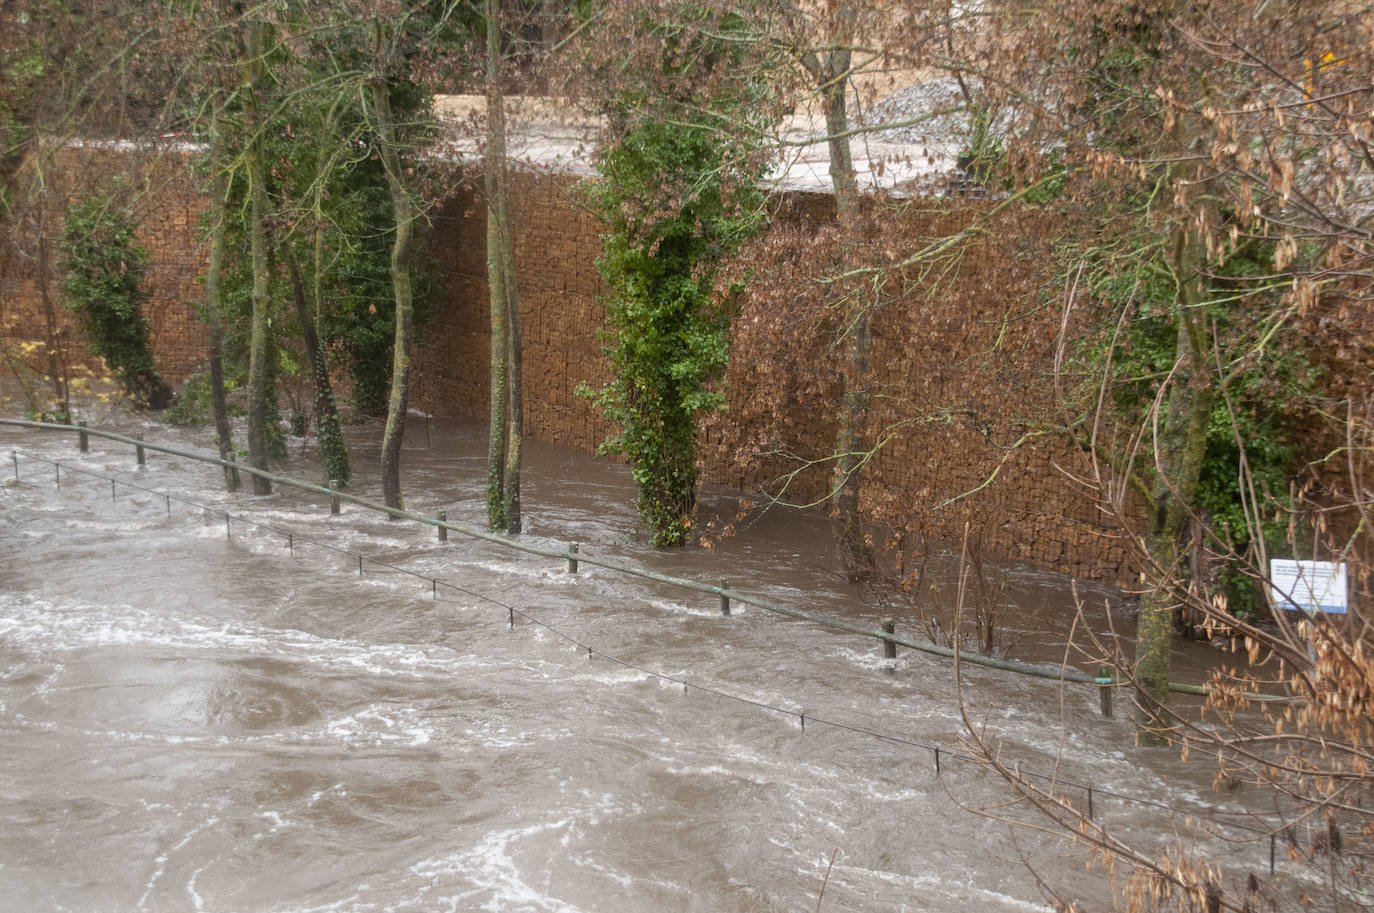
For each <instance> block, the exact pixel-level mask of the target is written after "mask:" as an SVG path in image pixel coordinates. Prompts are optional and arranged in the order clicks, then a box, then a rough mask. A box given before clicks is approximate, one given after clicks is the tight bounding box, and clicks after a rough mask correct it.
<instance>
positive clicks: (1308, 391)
mask: <svg viewBox="0 0 1374 913" xmlns="http://www.w3.org/2000/svg"><path fill="white" fill-rule="evenodd" d="M1134 253H1136V254H1142V252H1140V251H1137V252H1134ZM1101 267H1102V271H1101V272H1100V273H1099V275H1098V278H1097V281H1096V282H1095V283H1094V291H1095V292H1096V293H1097V295H1098V296H1099V298H1100V299H1102V300H1103V301H1105V302H1108V303H1111V304H1112V307H1111V308H1110V309H1109V310H1108V311H1107V312H1104V313H1120V311H1119V308H1120V307H1127V306H1129V307H1130V308H1131V311H1130V313H1129V315H1128V319H1127V320H1126V322H1125V323H1124V324H1123V325H1122V327H1121V336H1120V337H1119V339H1118V340H1117V343H1118V344H1117V346H1116V347H1115V348H1114V349H1112V350H1111V353H1110V354H1111V366H1112V376H1111V386H1110V392H1111V395H1112V397H1111V403H1110V407H1111V408H1112V409H1114V411H1115V412H1116V414H1117V416H1118V417H1119V418H1120V420H1121V423H1122V425H1123V426H1124V427H1132V426H1134V425H1136V424H1138V423H1139V422H1140V421H1141V417H1142V416H1144V415H1145V414H1147V411H1148V410H1149V409H1150V407H1151V404H1152V402H1153V400H1154V397H1155V394H1156V392H1157V390H1158V385H1159V383H1160V382H1162V380H1163V378H1164V377H1165V376H1166V375H1167V373H1168V372H1169V370H1170V368H1171V367H1172V365H1173V363H1174V359H1175V355H1176V352H1175V346H1176V340H1177V335H1176V330H1175V326H1174V320H1175V317H1174V316H1173V314H1172V313H1171V308H1172V307H1173V304H1172V300H1173V277H1172V276H1171V275H1170V274H1169V273H1168V271H1167V270H1166V269H1165V268H1164V267H1163V265H1162V263H1161V261H1160V260H1159V259H1158V257H1155V256H1152V255H1150V252H1148V251H1145V252H1143V255H1141V256H1134V257H1132V258H1131V259H1130V260H1129V261H1127V262H1125V263H1106V264H1101ZM1271 267H1272V262H1271V260H1270V257H1269V252H1268V251H1267V249H1266V248H1265V247H1263V246H1262V245H1259V244H1256V243H1253V242H1252V243H1250V244H1249V245H1248V246H1247V247H1244V248H1242V249H1241V250H1238V251H1236V252H1234V253H1233V255H1232V256H1231V257H1230V258H1228V260H1227V262H1226V265H1225V266H1224V267H1223V268H1222V269H1221V270H1220V271H1219V273H1220V274H1219V275H1217V276H1215V277H1214V278H1213V279H1212V281H1211V288H1210V294H1211V298H1212V301H1211V302H1210V303H1209V304H1208V305H1207V307H1208V317H1209V320H1210V321H1211V325H1212V327H1213V329H1214V332H1215V338H1216V340H1217V344H1218V345H1219V346H1220V347H1221V348H1220V352H1219V355H1220V358H1221V361H1222V363H1223V364H1224V365H1226V366H1227V374H1228V378H1227V384H1226V393H1227V396H1222V395H1220V392H1218V395H1217V396H1216V397H1215V399H1214V402H1213V406H1212V413H1211V417H1210V421H1209V426H1208V431H1207V444H1206V451H1205V453H1204V456H1203V465H1202V472H1201V476H1200V478H1199V480H1198V489H1197V501H1196V503H1195V504H1194V505H1193V507H1194V508H1195V509H1197V510H1198V511H1199V512H1200V515H1201V516H1202V518H1203V519H1204V521H1205V522H1206V523H1207V524H1208V526H1209V528H1210V530H1211V534H1212V538H1211V539H1210V540H1209V543H1208V545H1209V547H1211V548H1212V549H1213V550H1214V551H1216V552H1218V553H1222V552H1226V551H1230V552H1231V553H1232V554H1234V555H1238V556H1244V555H1245V554H1246V552H1247V550H1248V549H1249V548H1250V547H1251V545H1252V542H1251V529H1250V526H1249V524H1248V523H1247V522H1246V516H1245V510H1244V503H1245V501H1244V498H1243V497H1242V491H1241V449H1240V445H1241V444H1243V446H1244V457H1245V464H1246V466H1247V467H1248V469H1249V474H1250V481H1251V483H1252V484H1253V486H1254V490H1255V494H1256V495H1257V496H1258V497H1259V499H1260V500H1261V502H1262V504H1261V508H1262V509H1261V510H1260V511H1259V514H1260V516H1261V522H1260V529H1259V533H1260V535H1262V536H1263V538H1264V540H1265V544H1266V546H1267V548H1268V550H1269V552H1270V553H1271V554H1272V553H1276V552H1279V551H1282V550H1284V549H1286V548H1287V545H1286V541H1285V540H1286V534H1287V525H1286V521H1285V520H1284V519H1283V518H1285V517H1286V516H1287V514H1288V510H1289V508H1290V507H1291V506H1292V505H1291V503H1290V497H1289V481H1290V480H1291V479H1292V478H1293V477H1294V473H1295V470H1296V468H1297V467H1296V463H1297V462H1298V460H1299V457H1300V443H1301V441H1302V438H1303V433H1304V428H1305V425H1304V423H1303V419H1302V408H1301V406H1302V404H1303V403H1306V402H1309V401H1310V400H1311V398H1312V397H1313V395H1314V393H1315V390H1316V374H1315V370H1314V369H1313V367H1312V365H1311V363H1310V361H1309V359H1308V357H1307V355H1306V353H1305V351H1304V349H1303V347H1302V345H1301V341H1300V340H1291V339H1282V338H1279V339H1275V340H1273V341H1271V343H1270V344H1269V345H1267V346H1265V347H1258V346H1256V345H1255V340H1256V339H1257V338H1259V337H1261V336H1263V335H1264V328H1265V327H1266V326H1267V315H1270V314H1273V313H1274V312H1275V311H1276V310H1277V307H1276V298H1275V296H1276V295H1277V293H1276V292H1274V291H1269V290H1262V289H1260V290H1257V289H1255V288H1252V287H1250V286H1251V285H1252V283H1251V282H1250V281H1249V280H1244V279H1241V278H1239V277H1243V276H1263V275H1266V274H1268V273H1270V272H1272V269H1271ZM1108 324H1110V325H1108ZM1114 326H1115V324H1114V322H1112V321H1108V322H1107V323H1106V324H1104V326H1103V333H1101V334H1098V335H1095V336H1092V337H1090V338H1089V339H1087V340H1085V341H1084V343H1083V345H1082V346H1081V347H1080V350H1079V357H1080V359H1081V363H1082V364H1083V365H1084V366H1085V367H1086V368H1087V370H1086V373H1085V376H1087V377H1090V378H1100V377H1101V373H1100V372H1101V370H1102V368H1103V367H1105V365H1106V363H1107V362H1106V357H1107V355H1108V347H1109V342H1110V340H1111V338H1112V336H1111V334H1112V332H1113V329H1114ZM1087 392H1088V397H1089V398H1091V397H1093V396H1095V393H1094V392H1093V391H1091V390H1089V391H1087ZM1089 398H1085V400H1084V402H1083V403H1081V405H1082V407H1083V408H1084V409H1085V410H1086V409H1088V408H1090V400H1089ZM1228 399H1229V403H1230V405H1229V407H1228ZM1232 410H1234V412H1233V411H1232ZM1238 438H1239V441H1240V444H1238V443H1237V439H1238ZM1146 443H1147V444H1148V441H1146ZM1138 465H1139V461H1138ZM1247 495H1248V493H1247ZM1228 546H1229V548H1228ZM1200 582H1201V583H1207V581H1200ZM1210 585H1211V586H1212V588H1213V590H1214V591H1215V592H1217V593H1220V594H1222V595H1224V596H1225V597H1226V599H1227V605H1228V608H1229V610H1230V611H1231V612H1233V613H1234V614H1236V615H1237V616H1239V617H1242V618H1254V617H1259V616H1260V614H1261V613H1262V611H1263V609H1264V600H1263V594H1262V593H1261V591H1260V588H1259V586H1258V585H1257V584H1256V582H1255V581H1254V579H1253V578H1252V577H1250V576H1248V575H1247V574H1245V573H1243V571H1242V566H1241V565H1240V564H1237V563H1234V562H1226V563H1224V564H1223V565H1222V567H1220V568H1219V569H1218V571H1217V574H1216V579H1215V580H1214V581H1211V582H1210Z"/></svg>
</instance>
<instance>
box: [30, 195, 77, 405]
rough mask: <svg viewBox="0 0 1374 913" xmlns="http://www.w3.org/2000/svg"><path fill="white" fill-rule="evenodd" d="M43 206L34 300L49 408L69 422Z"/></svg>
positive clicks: (64, 371)
mask: <svg viewBox="0 0 1374 913" xmlns="http://www.w3.org/2000/svg"><path fill="white" fill-rule="evenodd" d="M47 221H48V220H47V207H46V206H44V205H42V204H40V206H39V209H38V300H39V301H40V302H41V303H42V305H43V329H44V334H45V336H46V338H45V339H44V340H43V343H44V348H46V349H47V356H48V382H49V383H50V384H52V396H53V408H54V409H55V410H58V412H59V413H60V416H59V418H60V420H61V421H63V422H70V421H71V420H72V404H71V399H70V396H69V391H70V387H69V386H68V384H67V371H66V363H67V359H66V353H65V352H64V351H63V350H64V348H65V347H64V345H63V341H62V335H63V330H62V328H61V327H60V326H58V320H57V306H56V305H54V304H53V300H52V290H51V289H52V257H51V255H50V254H49V253H48V232H47Z"/></svg>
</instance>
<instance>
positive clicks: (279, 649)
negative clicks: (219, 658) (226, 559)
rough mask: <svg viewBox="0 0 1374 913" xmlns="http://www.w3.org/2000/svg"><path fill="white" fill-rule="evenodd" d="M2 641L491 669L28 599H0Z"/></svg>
mask: <svg viewBox="0 0 1374 913" xmlns="http://www.w3.org/2000/svg"><path fill="white" fill-rule="evenodd" d="M0 637H3V638H5V639H6V641H7V645H8V646H9V647H11V648H19V649H25V650H31V651H35V652H41V653H47V652H49V651H64V650H75V649H84V648H90V647H116V648H132V647H157V648H160V649H166V650H167V651H169V652H173V653H176V654H177V655H178V656H185V655H187V654H193V653H194V652H196V651H210V652H214V653H217V654H219V653H223V652H226V651H227V652H230V653H239V654H242V655H248V656H254V657H264V656H268V657H273V658H280V659H285V660H289V661H292V662H296V663H301V664H303V665H312V666H313V665H317V664H318V665H320V666H323V667H326V668H335V669H338V668H344V669H349V670H360V671H363V672H366V673H368V674H371V675H377V676H382V677H405V678H416V679H419V678H426V677H430V676H435V675H440V676H451V675H454V674H455V673H458V672H460V671H463V670H466V669H470V668H472V667H473V666H474V665H482V664H484V661H483V660H482V659H481V657H477V656H472V655H465V654H461V653H458V652H457V651H455V650H452V649H450V648H448V647H443V646H435V645H416V644H386V643H380V644H379V643H364V642H359V641H354V640H348V639H341V638H329V637H321V636H318V635H314V634H308V633H305V632H303V631H297V630H293V629H277V628H267V627H263V626H260V625H255V624H252V623H250V622H234V623H232V624H231V623H226V622H223V621H218V620H211V619H199V620H193V619H186V618H178V617H175V616H171V615H168V614H166V613H163V612H154V611H150V610H147V609H140V608H137V607H134V606H129V605H96V604H93V603H84V602H66V603H55V602H51V601H49V600H45V599H40V598H38V597H36V596H33V595H26V594H0Z"/></svg>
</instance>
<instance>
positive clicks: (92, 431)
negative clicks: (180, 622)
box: [0, 418, 1289, 716]
mask: <svg viewBox="0 0 1374 913" xmlns="http://www.w3.org/2000/svg"><path fill="white" fill-rule="evenodd" d="M0 425H10V426H14V427H19V428H30V429H34V430H39V431H47V432H68V433H73V432H74V433H76V434H77V435H78V441H79V446H80V447H81V449H82V450H83V451H84V450H86V448H87V438H88V436H89V435H95V436H96V437H100V438H104V439H106V440H110V441H116V442H119V443H123V444H128V445H131V446H133V447H134V448H135V449H136V453H137V457H138V465H139V466H142V465H144V459H145V457H144V452H145V451H149V450H151V451H154V452H157V453H165V454H168V455H169V456H175V457H181V458H183V459H188V460H195V461H197V462H201V463H210V464H212V465H215V466H220V467H222V468H224V469H229V470H235V471H237V472H239V473H244V474H247V475H253V476H258V477H260V478H263V479H266V480H268V481H269V482H273V483H275V484H277V485H282V486H286V487H288V488H295V489H297V490H300V491H304V492H310V493H312V494H319V495H323V496H325V497H328V498H330V499H331V500H330V503H331V506H332V509H333V510H334V511H335V512H337V511H338V505H339V504H340V503H343V502H346V503H349V504H354V505H357V506H358V507H361V508H364V509H366V510H370V511H375V512H377V513H381V514H386V515H387V516H389V517H392V518H393V519H397V520H409V521H411V522H413V523H419V524H421V525H425V526H433V527H435V528H436V529H437V530H438V534H439V537H440V538H441V539H442V538H447V534H448V533H449V532H455V533H459V534H461V535H464V536H468V537H470V538H473V539H479V540H482V541H484V542H491V543H494V544H496V545H500V546H502V547H504V548H509V549H513V550H515V551H518V552H524V553H526V554H529V555H536V556H539V557H543V558H550V559H555V560H561V561H566V562H568V569H569V570H570V571H572V572H574V573H576V571H577V569H578V567H579V565H581V564H588V565H591V566H593V567H599V568H603V569H605V570H609V571H613V572H615V573H619V574H626V575H628V576H632V577H639V578H642V579H645V580H652V581H654V582H656V583H662V584H666V585H669V586H673V587H677V588H680V589H685V590H692V591H695V592H698V593H705V594H709V595H715V596H718V597H719V598H720V604H721V611H722V613H723V614H727V615H728V614H729V612H730V603H731V602H737V603H740V604H743V605H748V606H753V607H754V608H757V609H760V610H762V611H765V612H770V613H773V614H775V615H782V616H785V617H788V618H795V619H799V620H801V621H806V622H809V623H811V624H815V625H818V626H820V627H824V628H828V629H831V630H835V631H843V632H845V633H848V634H855V635H858V636H860V637H872V638H874V639H876V640H879V641H881V642H882V643H883V644H884V651H885V653H886V655H887V656H893V655H895V648H896V647H904V648H906V649H908V650H916V651H918V652H921V653H926V654H929V655H932V656H939V657H943V658H945V659H954V658H956V657H957V658H958V660H959V662H960V663H962V664H967V665H971V666H983V667H986V668H990V669H998V670H1001V671H1003V672H1013V673H1016V674H1018V675H1029V676H1032V677H1035V678H1042V679H1049V680H1053V681H1065V682H1072V683H1075V684H1081V685H1091V686H1094V687H1097V688H1099V689H1101V694H1102V700H1101V709H1102V713H1103V714H1104V715H1105V716H1111V715H1112V699H1111V695H1112V692H1113V689H1115V688H1118V687H1120V686H1122V685H1124V684H1127V682H1126V680H1124V679H1121V678H1118V677H1116V676H1114V675H1112V674H1110V670H1109V669H1108V668H1107V667H1103V669H1102V670H1101V674H1099V675H1095V676H1094V675H1088V674H1086V673H1083V672H1079V671H1077V670H1074V669H1067V668H1062V667H1056V668H1045V667H1042V666H1034V665H1030V664H1028V663H1021V662H1016V661H1015V660H1005V659H998V658H996V657H993V656H983V655H981V654H977V653H969V652H966V651H963V650H955V649H953V648H951V647H943V646H940V645H939V644H933V643H928V642H923V641H917V640H912V639H910V638H907V637H903V636H901V635H899V634H896V633H895V632H894V631H893V630H892V624H891V620H890V619H884V620H883V626H882V627H881V628H879V629H874V628H870V627H867V626H865V625H862V624H858V623H856V622H851V621H845V620H844V619H840V618H832V617H830V616H826V615H819V614H816V613H814V612H807V611H803V610H801V609H795V608H792V607H790V606H784V605H779V604H777V603H774V602H769V601H767V600H764V599H760V598H758V597H756V596H751V595H749V594H747V593H741V592H739V591H737V590H735V589H733V588H731V587H729V586H728V585H725V584H724V583H722V584H709V583H703V582H701V581H697V580H690V579H687V578H683V577H674V576H671V575H668V574H660V573H658V572H656V571H650V570H647V569H645V568H641V567H635V566H633V565H628V564H622V563H620V562H616V561H608V560H606V559H604V558H598V557H596V556H594V555H588V554H587V553H585V552H583V551H582V550H581V547H580V545H579V544H578V543H576V542H573V543H569V546H568V548H567V549H566V550H564V551H556V550H554V549H548V548H540V547H539V546H535V545H527V544H525V543H522V542H518V541H516V540H514V539H511V538H509V537H507V536H502V535H498V534H496V533H492V532H488V531H486V530H481V529H475V528H473V527H469V526H465V525H463V524H460V523H452V522H449V521H448V520H447V519H446V518H445V516H444V515H443V514H442V513H441V514H440V515H439V516H435V517H430V516H426V515H424V514H419V513H415V512H413V511H408V510H403V509H401V508H396V507H388V506H386V505H385V504H378V503H377V502H375V501H370V500H368V499H366V498H360V497H358V496H357V495H353V494H349V493H348V492H345V491H340V490H339V489H337V488H331V487H327V486H324V485H317V484H314V483H311V482H302V481H300V480H299V479H293V478H290V477H289V476H283V475H278V474H277V473H272V472H267V471H266V470H262V469H258V468H256V467H253V466H249V465H247V464H244V463H238V462H234V461H232V460H225V459H221V458H220V457H217V456H209V455H206V454H204V453H196V452H193V451H188V450H181V449H178V448H175V447H168V446H165V445H161V444H152V443H148V442H147V441H144V440H143V439H142V438H141V437H138V438H135V437H129V436H127V435H123V434H118V433H115V432H112V431H103V430H100V429H96V428H89V427H87V426H86V425H85V424H84V423H79V424H77V425H61V424H56V423H51V422H32V421H25V420H22V419H4V418H0ZM15 460H16V472H17V471H18V464H17V460H18V457H17V455H16V456H15ZM1169 690H1170V691H1171V692H1174V693H1176V694H1188V695H1194V696H1202V697H1205V696H1206V695H1208V694H1210V693H1211V691H1212V689H1211V688H1210V687H1209V686H1207V685H1194V684H1188V683H1182V682H1170V683H1169ZM1244 696H1245V697H1246V698H1248V699H1251V700H1257V701H1287V700H1289V698H1287V697H1285V696H1282V695H1273V694H1245V695H1244Z"/></svg>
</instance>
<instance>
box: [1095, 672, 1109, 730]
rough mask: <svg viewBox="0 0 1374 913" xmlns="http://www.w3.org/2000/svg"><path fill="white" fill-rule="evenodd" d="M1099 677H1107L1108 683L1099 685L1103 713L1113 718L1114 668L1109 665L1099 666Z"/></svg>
mask: <svg viewBox="0 0 1374 913" xmlns="http://www.w3.org/2000/svg"><path fill="white" fill-rule="evenodd" d="M1097 677H1098V678H1099V679H1107V683H1106V684H1100V685H1098V686H1097V699H1098V702H1099V705H1100V706H1101V708H1102V715H1103V716H1105V717H1106V718H1107V719H1109V720H1110V719H1111V718H1112V670H1111V667H1109V666H1098V667H1097Z"/></svg>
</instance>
